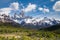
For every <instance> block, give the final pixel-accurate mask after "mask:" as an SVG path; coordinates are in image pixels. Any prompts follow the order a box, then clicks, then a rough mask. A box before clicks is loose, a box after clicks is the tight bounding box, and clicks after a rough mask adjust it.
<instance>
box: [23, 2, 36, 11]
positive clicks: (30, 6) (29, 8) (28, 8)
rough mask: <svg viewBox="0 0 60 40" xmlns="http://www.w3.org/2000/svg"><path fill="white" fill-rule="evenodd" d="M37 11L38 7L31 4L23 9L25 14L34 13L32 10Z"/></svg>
mask: <svg viewBox="0 0 60 40" xmlns="http://www.w3.org/2000/svg"><path fill="white" fill-rule="evenodd" d="M35 9H36V5H35V4H31V3H29V5H28V6H27V7H26V8H24V9H23V11H24V12H29V11H32V10H35Z"/></svg>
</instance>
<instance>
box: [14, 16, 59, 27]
mask: <svg viewBox="0 0 60 40" xmlns="http://www.w3.org/2000/svg"><path fill="white" fill-rule="evenodd" d="M13 21H15V22H16V23H19V24H21V25H22V26H34V27H38V28H42V27H49V26H52V25H56V24H60V21H59V20H56V19H54V18H51V19H50V18H47V17H44V18H39V17H28V16H26V17H19V18H18V17H16V18H13Z"/></svg>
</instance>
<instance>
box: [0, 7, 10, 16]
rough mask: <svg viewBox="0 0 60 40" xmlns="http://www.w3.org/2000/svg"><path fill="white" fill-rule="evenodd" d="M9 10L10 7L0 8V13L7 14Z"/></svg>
mask: <svg viewBox="0 0 60 40" xmlns="http://www.w3.org/2000/svg"><path fill="white" fill-rule="evenodd" d="M10 12H11V8H2V9H0V15H2V14H6V15H9V13H10Z"/></svg>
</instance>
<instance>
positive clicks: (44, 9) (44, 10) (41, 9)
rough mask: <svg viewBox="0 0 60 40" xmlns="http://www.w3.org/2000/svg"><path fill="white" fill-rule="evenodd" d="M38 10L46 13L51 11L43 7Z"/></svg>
mask: <svg viewBox="0 0 60 40" xmlns="http://www.w3.org/2000/svg"><path fill="white" fill-rule="evenodd" d="M38 10H39V11H42V12H44V13H48V12H49V11H50V10H49V9H48V8H42V7H39V8H38Z"/></svg>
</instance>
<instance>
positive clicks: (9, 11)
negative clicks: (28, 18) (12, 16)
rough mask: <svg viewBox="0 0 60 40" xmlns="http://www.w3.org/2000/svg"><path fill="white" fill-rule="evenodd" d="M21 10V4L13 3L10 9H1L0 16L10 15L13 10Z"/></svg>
mask: <svg viewBox="0 0 60 40" xmlns="http://www.w3.org/2000/svg"><path fill="white" fill-rule="evenodd" d="M18 9H19V3H18V2H14V3H11V4H10V6H9V7H7V8H1V9H0V15H2V14H5V15H9V13H11V11H12V10H14V11H15V10H18Z"/></svg>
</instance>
